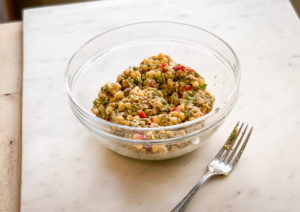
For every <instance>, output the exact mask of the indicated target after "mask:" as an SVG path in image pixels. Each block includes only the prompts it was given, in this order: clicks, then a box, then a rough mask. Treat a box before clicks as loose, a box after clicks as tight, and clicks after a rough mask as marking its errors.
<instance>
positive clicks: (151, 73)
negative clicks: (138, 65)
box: [148, 71, 154, 79]
mask: <svg viewBox="0 0 300 212" xmlns="http://www.w3.org/2000/svg"><path fill="white" fill-rule="evenodd" d="M148 76H149V78H150V79H153V77H154V71H149V72H148Z"/></svg>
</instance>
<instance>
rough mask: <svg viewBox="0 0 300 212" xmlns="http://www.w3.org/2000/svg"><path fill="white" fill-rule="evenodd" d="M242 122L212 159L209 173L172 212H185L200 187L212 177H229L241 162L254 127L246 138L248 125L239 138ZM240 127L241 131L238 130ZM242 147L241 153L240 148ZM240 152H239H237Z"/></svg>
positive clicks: (208, 168)
mask: <svg viewBox="0 0 300 212" xmlns="http://www.w3.org/2000/svg"><path fill="white" fill-rule="evenodd" d="M239 124H240V122H238V123H237V124H236V125H235V127H234V128H233V130H232V132H231V133H230V135H229V137H228V139H227V141H226V142H225V144H224V145H223V146H222V148H221V149H220V151H219V152H218V154H217V155H216V156H215V157H214V158H213V159H212V161H211V162H210V163H209V164H208V166H207V172H206V174H205V175H204V176H203V177H202V179H201V180H200V181H199V182H198V183H197V184H196V185H195V186H194V187H193V188H192V189H191V190H190V192H189V193H188V194H187V195H186V196H185V197H184V198H183V199H182V200H181V201H180V202H179V203H178V204H177V205H176V206H175V208H173V209H172V210H171V212H182V211H184V210H185V208H186V207H187V205H188V204H189V203H190V201H191V200H192V198H193V197H194V196H195V194H196V193H197V191H198V190H199V189H200V187H201V186H202V185H203V184H204V183H205V182H206V181H207V180H209V179H210V178H211V177H214V176H217V175H223V176H227V175H229V174H230V173H231V171H232V170H233V168H234V167H235V166H236V164H237V162H238V161H239V159H240V157H241V155H242V153H243V151H244V149H245V147H246V145H247V142H248V140H249V138H250V135H251V133H252V130H253V127H251V129H250V131H249V132H248V134H247V136H246V138H245V139H244V137H245V134H246V132H247V128H248V125H247V126H246V127H245V129H244V130H243V132H242V134H241V136H240V137H239V135H240V133H241V131H242V129H243V126H244V123H242V124H241V126H240V127H239ZM238 127H239V129H238ZM238 137H239V139H238ZM236 140H238V142H237V144H236V145H235V142H236ZM241 144H242V146H241V147H240V149H239V151H238V148H239V146H240V145H241ZM237 151H238V152H237Z"/></svg>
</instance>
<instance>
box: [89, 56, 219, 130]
mask: <svg viewBox="0 0 300 212" xmlns="http://www.w3.org/2000/svg"><path fill="white" fill-rule="evenodd" d="M206 86H207V84H205V81H204V78H203V77H202V76H200V75H199V74H198V73H197V72H196V71H195V70H194V69H192V68H190V67H187V66H184V65H182V64H177V63H175V62H174V61H173V60H172V59H171V58H170V57H169V56H168V55H164V54H161V53H160V54H158V55H157V56H152V57H150V58H147V59H145V60H143V61H142V62H141V63H140V66H138V67H135V66H133V67H129V68H128V69H126V70H125V71H124V72H123V73H122V74H120V75H119V76H118V78H117V82H115V83H107V84H105V85H104V86H103V87H101V90H100V92H99V94H98V97H97V98H96V99H95V101H94V106H93V108H92V112H93V113H94V114H95V115H97V116H98V117H100V118H102V119H105V120H107V121H111V122H114V123H118V124H122V125H127V126H133V127H158V126H169V125H175V124H180V123H184V122H186V121H191V120H193V119H196V118H199V117H201V116H203V115H205V114H207V113H209V112H210V111H211V110H212V107H213V104H214V101H215V98H214V96H212V95H211V94H210V93H209V91H208V90H207V89H206Z"/></svg>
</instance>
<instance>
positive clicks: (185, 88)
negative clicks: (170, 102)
mask: <svg viewBox="0 0 300 212" xmlns="http://www.w3.org/2000/svg"><path fill="white" fill-rule="evenodd" d="M191 89H192V86H190V85H187V86H185V87H184V88H183V90H184V91H189V90H191Z"/></svg>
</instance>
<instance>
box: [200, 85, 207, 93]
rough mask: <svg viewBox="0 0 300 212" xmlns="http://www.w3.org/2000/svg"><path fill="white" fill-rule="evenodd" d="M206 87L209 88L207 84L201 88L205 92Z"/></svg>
mask: <svg viewBox="0 0 300 212" xmlns="http://www.w3.org/2000/svg"><path fill="white" fill-rule="evenodd" d="M206 87H207V84H205V83H204V84H203V85H202V86H201V87H200V88H201V90H203V91H204V90H205V89H206Z"/></svg>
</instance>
